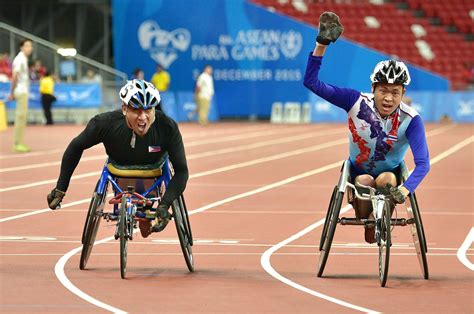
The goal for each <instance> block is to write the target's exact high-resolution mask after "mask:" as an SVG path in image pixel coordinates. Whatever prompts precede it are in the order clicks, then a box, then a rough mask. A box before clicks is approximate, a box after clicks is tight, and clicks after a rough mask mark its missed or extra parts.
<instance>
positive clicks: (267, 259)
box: [260, 205, 378, 313]
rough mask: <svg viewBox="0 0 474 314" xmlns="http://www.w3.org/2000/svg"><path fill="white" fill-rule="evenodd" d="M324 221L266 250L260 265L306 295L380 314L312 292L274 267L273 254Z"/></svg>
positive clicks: (344, 209)
mask: <svg viewBox="0 0 474 314" xmlns="http://www.w3.org/2000/svg"><path fill="white" fill-rule="evenodd" d="M351 208H352V206H350V205H347V206H345V207H343V208H341V214H342V213H345V212H346V211H348V210H349V209H351ZM324 220H325V218H323V219H321V220H319V221H317V222H316V223H314V224H312V225H310V226H308V227H306V228H305V229H303V230H301V231H300V232H298V233H296V234H294V235H292V236H291V237H289V238H287V239H285V240H283V241H281V242H280V243H278V244H275V245H274V246H272V247H271V248H270V249H268V250H266V251H265V252H264V253H263V255H262V257H261V258H260V264H261V265H262V267H263V269H264V270H265V271H266V272H267V273H269V274H270V275H271V276H272V277H273V278H275V279H276V280H279V281H281V282H283V283H285V284H287V285H289V286H290V287H293V288H295V289H297V290H300V291H302V292H305V293H308V294H310V295H312V296H315V297H317V298H321V299H324V300H327V301H329V302H333V303H336V304H339V305H341V306H344V307H348V308H351V309H353V310H356V311H361V312H366V313H378V312H376V311H373V310H370V309H367V308H365V307H361V306H358V305H355V304H352V303H348V302H346V301H343V300H340V299H336V298H334V297H331V296H328V295H326V294H323V293H320V292H317V291H315V290H312V289H309V288H307V287H305V286H302V285H300V284H298V283H296V282H294V281H292V280H290V279H288V278H286V277H284V276H283V275H281V274H280V273H278V272H277V271H276V270H275V269H274V268H273V266H272V264H271V262H270V258H271V256H272V254H274V253H275V252H276V251H278V250H279V249H281V248H282V247H284V246H285V245H287V244H288V243H290V242H293V241H294V240H296V239H298V238H300V237H302V236H304V235H305V234H307V233H309V232H311V231H313V230H314V229H316V228H317V227H319V226H321V225H323V224H324Z"/></svg>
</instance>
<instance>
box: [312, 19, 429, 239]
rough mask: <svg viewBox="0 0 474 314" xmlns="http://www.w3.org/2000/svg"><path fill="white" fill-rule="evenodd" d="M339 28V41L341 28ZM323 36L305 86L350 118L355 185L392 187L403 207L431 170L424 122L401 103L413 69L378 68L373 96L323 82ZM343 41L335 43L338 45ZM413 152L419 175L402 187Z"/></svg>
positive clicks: (385, 64)
mask: <svg viewBox="0 0 474 314" xmlns="http://www.w3.org/2000/svg"><path fill="white" fill-rule="evenodd" d="M326 13H327V12H326ZM323 14H324V13H323ZM332 14H333V13H332ZM334 16H336V15H335V14H334ZM321 17H322V16H321ZM336 17H337V16H336ZM337 22H339V18H338V17H337ZM339 26H340V27H341V29H340V32H339V35H340V33H341V32H342V25H340V24H339ZM322 32H323V30H322V28H320V36H318V39H317V42H316V47H315V49H314V51H313V53H312V54H311V55H310V56H309V59H308V65H307V68H306V74H305V77H304V85H305V86H306V87H307V88H309V89H310V90H311V91H312V92H314V93H315V94H317V95H318V96H320V97H322V98H324V99H325V100H327V101H329V102H330V103H332V104H334V105H336V106H338V107H340V108H342V109H344V110H345V111H346V112H347V113H348V124H349V130H350V133H349V152H350V157H349V160H350V162H351V179H352V180H353V181H354V182H356V183H357V182H359V183H361V184H363V185H368V186H372V187H377V188H384V187H386V185H387V184H390V185H392V186H393V188H391V189H390V192H391V195H392V197H393V198H394V200H395V201H396V202H397V203H403V202H404V201H405V199H406V197H407V196H408V194H409V193H413V192H414V191H415V189H416V187H417V186H418V185H419V184H420V183H421V181H422V180H423V178H424V177H425V176H426V174H427V173H428V171H429V169H430V161H429V153H428V147H427V144H426V137H425V130H424V127H423V122H422V120H421V117H420V115H419V114H418V113H417V112H416V111H415V110H414V109H413V108H412V107H409V106H408V105H406V104H405V103H403V102H402V97H403V95H404V94H405V91H406V86H407V85H408V84H409V83H410V74H409V73H408V69H407V67H406V66H405V64H404V63H403V62H400V61H395V60H386V61H381V62H379V63H378V64H377V65H376V66H375V69H374V71H373V73H372V75H371V76H370V79H371V81H372V93H373V94H368V93H367V94H366V93H361V92H359V91H356V90H354V89H350V88H340V87H336V86H333V85H330V84H326V83H324V82H321V81H320V80H319V78H318V73H319V69H320V67H321V64H322V62H323V55H324V53H325V51H326V48H327V46H328V44H329V41H328V40H324V38H321V33H322ZM339 35H337V36H336V37H335V39H334V37H333V38H332V39H333V40H330V41H332V42H334V41H335V40H336V39H337V37H338V36H339ZM323 37H324V34H323ZM408 146H410V148H411V150H412V152H413V156H414V162H415V169H414V171H413V173H412V174H411V175H410V176H409V177H408V179H407V180H406V182H405V183H404V184H402V185H398V184H397V176H396V174H395V173H397V172H398V166H399V165H400V163H401V162H402V161H403V159H404V158H405V154H406V152H407V149H408ZM352 204H353V207H354V210H355V213H356V217H357V218H359V219H361V218H368V217H369V216H370V215H371V213H372V205H371V203H370V202H369V201H361V200H358V199H355V200H353V202H352ZM365 239H366V241H367V242H369V243H373V242H374V228H367V229H366V232H365Z"/></svg>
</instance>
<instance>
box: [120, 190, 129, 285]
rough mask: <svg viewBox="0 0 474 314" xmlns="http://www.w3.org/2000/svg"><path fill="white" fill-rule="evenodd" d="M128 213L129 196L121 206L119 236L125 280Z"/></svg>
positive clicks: (121, 271) (121, 263)
mask: <svg viewBox="0 0 474 314" xmlns="http://www.w3.org/2000/svg"><path fill="white" fill-rule="evenodd" d="M127 222H128V212H127V196H126V195H124V196H122V202H121V204H120V212H119V221H118V234H119V238H120V276H121V277H122V279H125V276H126V274H127V247H128V228H127V225H128V224H127Z"/></svg>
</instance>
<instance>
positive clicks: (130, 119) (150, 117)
mask: <svg viewBox="0 0 474 314" xmlns="http://www.w3.org/2000/svg"><path fill="white" fill-rule="evenodd" d="M122 112H123V115H124V116H125V119H126V120H127V125H128V127H129V128H130V129H132V130H133V132H135V134H136V135H138V136H144V135H145V134H146V133H147V132H148V130H149V129H150V127H151V125H152V124H153V122H155V108H150V109H147V110H144V109H135V108H132V107H129V106H126V105H122Z"/></svg>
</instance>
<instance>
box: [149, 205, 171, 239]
mask: <svg viewBox="0 0 474 314" xmlns="http://www.w3.org/2000/svg"><path fill="white" fill-rule="evenodd" d="M168 208H169V205H167V204H163V203H160V205H158V208H157V209H156V219H155V224H154V225H153V227H152V228H151V231H152V232H160V231H163V230H164V229H165V228H166V226H167V225H168V222H169V221H170V219H171V214H170V212H169V211H168Z"/></svg>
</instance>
